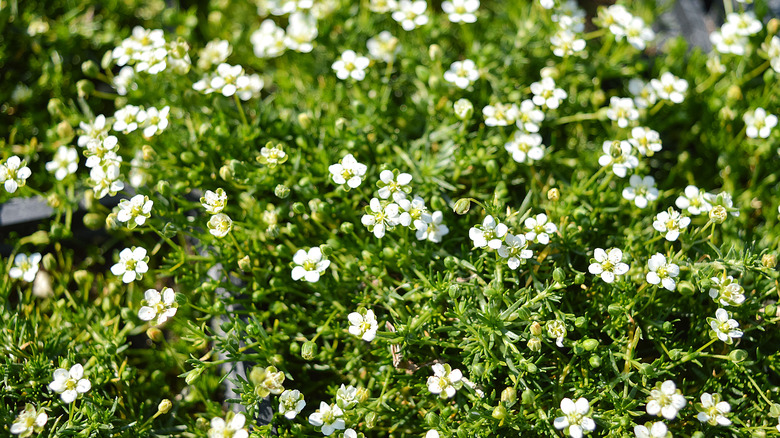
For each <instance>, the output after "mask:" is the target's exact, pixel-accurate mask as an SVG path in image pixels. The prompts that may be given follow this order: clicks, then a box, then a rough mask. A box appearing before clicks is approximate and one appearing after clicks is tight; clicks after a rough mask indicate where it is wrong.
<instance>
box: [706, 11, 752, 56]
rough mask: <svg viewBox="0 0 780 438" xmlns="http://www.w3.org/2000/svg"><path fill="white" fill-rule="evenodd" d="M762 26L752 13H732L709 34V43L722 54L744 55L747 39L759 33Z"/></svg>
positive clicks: (747, 43)
mask: <svg viewBox="0 0 780 438" xmlns="http://www.w3.org/2000/svg"><path fill="white" fill-rule="evenodd" d="M761 29H763V26H762V25H761V22H760V21H759V20H758V19H757V18H756V16H755V14H753V13H752V12H742V13H736V12H732V13H730V14H728V15H727V16H726V22H725V23H723V25H722V26H721V27H720V29H719V30H716V31H714V32H712V33H711V34H710V42H711V43H712V45H713V46H714V47H715V50H717V51H718V52H720V53H722V54H733V55H744V54H745V53H746V51H747V48H748V45H749V43H750V41H749V39H748V38H749V37H750V36H753V35H755V34H757V33H759V32H761Z"/></svg>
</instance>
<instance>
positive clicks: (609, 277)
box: [588, 248, 629, 283]
mask: <svg viewBox="0 0 780 438" xmlns="http://www.w3.org/2000/svg"><path fill="white" fill-rule="evenodd" d="M593 258H594V259H596V261H595V262H594V263H591V264H590V266H588V272H590V273H591V274H593V275H599V276H601V279H602V280H604V281H605V282H607V283H612V282H614V281H615V280H616V279H617V278H618V276H620V275H623V274H625V273H626V272H628V268H629V267H628V265H627V264H625V263H623V262H622V260H623V251H621V250H619V249H618V248H612V249H610V250H609V251H608V252H607V251H604V250H603V249H601V248H596V250H595V251H594V252H593Z"/></svg>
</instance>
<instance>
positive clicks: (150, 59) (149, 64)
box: [135, 47, 168, 75]
mask: <svg viewBox="0 0 780 438" xmlns="http://www.w3.org/2000/svg"><path fill="white" fill-rule="evenodd" d="M136 58H137V60H138V63H137V64H136V65H135V71H136V72H143V71H145V72H147V73H149V74H152V75H156V74H157V73H160V72H162V71H164V70H165V68H166V67H168V63H167V61H168V51H167V50H166V49H165V48H163V47H158V48H156V49H151V50H146V51H143V52H139V53H138V56H137V57H136Z"/></svg>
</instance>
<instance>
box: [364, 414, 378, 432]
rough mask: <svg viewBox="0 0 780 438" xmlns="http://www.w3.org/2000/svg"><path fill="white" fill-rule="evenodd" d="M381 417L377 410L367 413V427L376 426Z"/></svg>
mask: <svg viewBox="0 0 780 438" xmlns="http://www.w3.org/2000/svg"><path fill="white" fill-rule="evenodd" d="M378 419H379V415H377V414H376V412H369V413H368V414H366V428H368V429H373V428H374V426H376V421H377V420H378Z"/></svg>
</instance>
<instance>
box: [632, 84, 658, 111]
mask: <svg viewBox="0 0 780 438" xmlns="http://www.w3.org/2000/svg"><path fill="white" fill-rule="evenodd" d="M628 91H629V92H630V93H631V94H633V95H634V103H635V104H636V106H637V108H649V107H651V106H653V105H655V102H656V101H657V100H658V95H657V94H656V92H655V89H654V88H653V87H652V86H651V85H650V84H649V83H645V82H644V81H642V80H641V79H639V78H633V79H631V80H630V81H628Z"/></svg>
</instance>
